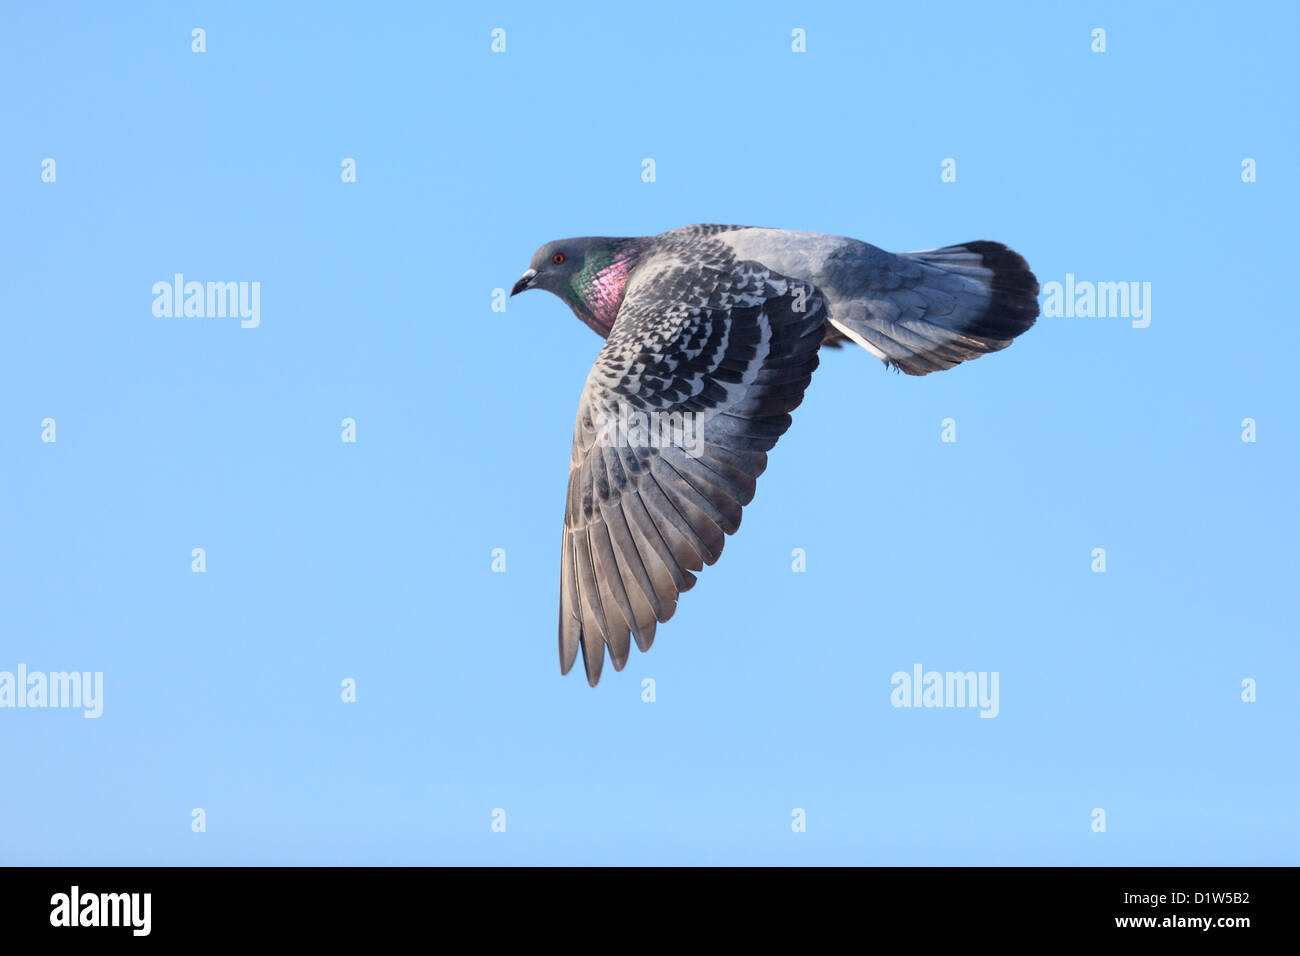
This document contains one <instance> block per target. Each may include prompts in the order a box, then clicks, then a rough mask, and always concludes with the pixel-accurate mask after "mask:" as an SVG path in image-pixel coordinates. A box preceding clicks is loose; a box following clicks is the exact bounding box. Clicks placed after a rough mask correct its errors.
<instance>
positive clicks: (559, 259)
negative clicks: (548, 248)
mask: <svg viewBox="0 0 1300 956" xmlns="http://www.w3.org/2000/svg"><path fill="white" fill-rule="evenodd" d="M551 261H552V262H554V263H555V264H556V265H557V266H558V265H563V264H564V253H563V252H557V253H556V254H555V255H553V256H551Z"/></svg>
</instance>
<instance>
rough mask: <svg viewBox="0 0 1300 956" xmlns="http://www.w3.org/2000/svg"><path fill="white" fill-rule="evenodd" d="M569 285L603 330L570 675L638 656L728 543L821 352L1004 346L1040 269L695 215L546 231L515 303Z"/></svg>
mask: <svg viewBox="0 0 1300 956" xmlns="http://www.w3.org/2000/svg"><path fill="white" fill-rule="evenodd" d="M528 289H544V290H546V291H547V292H551V293H554V294H555V295H557V296H559V297H560V298H561V299H562V300H564V302H565V303H566V304H567V305H568V306H569V308H570V309H572V310H573V312H574V314H575V315H576V316H577V317H578V318H579V319H580V320H582V322H584V323H585V324H586V325H587V326H589V327H590V328H591V329H592V330H594V331H595V332H596V333H597V334H598V335H600V336H601V337H602V338H603V339H604V340H605V344H604V346H603V347H602V348H601V350H600V354H599V355H598V356H597V357H596V361H595V364H594V365H593V366H592V368H591V373H590V374H589V375H588V376H587V382H586V385H585V387H584V388H583V390H582V397H581V399H580V400H579V403H578V417H577V423H576V425H575V426H574V433H573V454H572V458H571V460H570V465H569V485H568V498H567V502H566V505H565V509H564V533H563V542H562V546H561V557H560V619H559V650H560V672H561V673H562V674H567V673H568V672H569V670H570V669H571V668H572V667H573V664H574V661H575V660H576V658H577V655H578V653H579V651H581V653H582V662H583V668H584V670H585V671H586V675H587V683H588V684H590V685H591V686H592V687H595V686H596V684H597V682H598V681H599V680H600V675H601V670H602V669H603V667H604V663H605V652H606V649H608V652H609V657H610V660H611V662H612V663H613V665H614V669H615V670H616V671H618V670H622V669H623V667H624V665H625V664H626V663H627V660H628V655H629V654H630V651H631V642H632V641H635V642H636V645H637V647H638V648H639V649H640V650H641V651H647V650H649V648H650V645H651V644H652V643H653V641H654V638H655V628H656V626H657V625H658V624H661V623H663V622H665V621H667V620H668V619H669V618H671V617H672V616H673V613H674V611H675V610H676V608H677V599H678V597H679V596H680V595H681V594H682V593H683V592H685V591H689V590H690V589H691V587H693V586H694V584H695V581H696V577H695V573H696V572H699V571H701V570H702V569H703V567H704V565H706V564H708V565H711V564H713V563H714V562H715V561H717V560H718V558H719V556H720V555H721V554H722V546H723V542H724V540H725V537H726V536H727V535H730V534H734V533H735V532H736V530H737V528H739V526H740V517H741V509H742V508H743V507H744V506H745V505H747V504H749V502H750V501H751V500H752V499H753V497H754V488H755V481H756V479H757V478H758V476H759V475H761V474H762V473H763V471H764V469H765V468H766V467H767V452H768V451H769V450H770V449H771V448H772V447H773V446H774V445H775V444H776V441H777V439H778V438H780V437H781V435H783V434H784V433H785V431H786V429H788V428H789V427H790V422H791V419H790V413H791V412H792V411H793V410H794V409H795V408H796V407H798V405H799V403H800V402H801V401H803V395H804V390H805V389H806V388H807V387H808V383H809V382H810V381H811V378H812V373H813V371H814V370H815V369H816V368H817V363H818V352H819V350H820V349H821V348H822V347H827V348H839V347H842V346H843V345H845V344H846V343H847V342H853V343H856V344H857V345H860V346H861V347H862V348H864V349H866V350H867V351H868V352H870V353H871V354H872V355H874V356H875V357H876V358H878V359H880V360H881V361H882V362H883V363H884V364H885V366H886V367H888V368H893V369H896V370H898V371H901V372H904V373H906V374H908V375H926V374H928V373H930V372H937V371H940V370H943V369H949V368H952V367H953V366H954V365H957V364H959V363H961V362H964V361H967V360H968V359H973V358H978V357H979V356H981V355H983V354H985V353H986V352H996V351H998V350H999V349H1004V348H1006V347H1007V346H1008V345H1010V344H1011V342H1012V340H1013V339H1015V338H1016V336H1018V335H1020V334H1021V333H1022V332H1024V331H1025V330H1026V329H1028V328H1029V327H1030V326H1032V325H1033V324H1034V320H1035V318H1036V317H1037V315H1038V280H1037V279H1036V278H1035V277H1034V274H1033V273H1032V272H1031V271H1030V270H1029V266H1028V264H1027V263H1026V262H1025V260H1024V259H1023V258H1022V257H1021V256H1020V255H1018V254H1017V253H1015V252H1013V251H1011V250H1010V249H1008V248H1007V247H1006V246H1004V245H1002V244H1001V243H997V242H987V241H979V242H966V243H962V244H961V245H956V246H945V247H943V248H941V249H927V250H924V251H922V252H908V253H902V254H894V253H890V252H886V251H884V250H883V249H879V248H877V247H876V246H872V245H869V244H867V243H865V242H860V241H859V240H857V239H849V238H845V237H842V236H832V235H823V234H820V233H811V232H792V231H787V230H782V229H764V228H756V227H751V226H723V225H695V226H685V227H682V228H680V229H673V230H671V231H669V232H665V233H662V234H661V235H658V236H637V237H625V238H615V237H602V236H587V237H582V238H576V239H560V240H556V241H554V242H548V243H547V244H546V245H544V246H542V247H541V248H540V249H538V250H537V252H536V253H535V254H534V255H533V258H532V261H531V262H530V264H529V267H528V269H527V271H525V272H524V274H523V276H522V277H521V278H520V279H519V281H518V282H516V283H515V285H514V287H513V288H512V289H511V292H510V294H511V295H512V296H514V295H517V294H519V293H520V292H524V291H526V290H528Z"/></svg>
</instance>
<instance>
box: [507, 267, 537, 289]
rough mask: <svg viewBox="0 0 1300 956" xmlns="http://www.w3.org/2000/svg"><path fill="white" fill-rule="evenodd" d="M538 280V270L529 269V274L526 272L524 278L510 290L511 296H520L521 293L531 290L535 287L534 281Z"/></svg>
mask: <svg viewBox="0 0 1300 956" xmlns="http://www.w3.org/2000/svg"><path fill="white" fill-rule="evenodd" d="M536 278H537V270H536V269H529V270H528V271H527V272H525V273H524V274H523V275H522V276H520V277H519V281H518V282H516V283H515V287H514V288H513V289H511V290H510V294H511V295H518V294H519V293H520V292H523V291H525V290H527V289H531V288H532V287H533V280H534V279H536Z"/></svg>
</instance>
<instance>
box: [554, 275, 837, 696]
mask: <svg viewBox="0 0 1300 956" xmlns="http://www.w3.org/2000/svg"><path fill="white" fill-rule="evenodd" d="M825 320H826V308H825V303H824V302H823V300H822V297H821V295H820V294H819V293H818V292H817V290H816V289H815V288H814V287H813V286H811V285H809V284H807V283H804V282H800V281H797V280H793V279H789V278H787V277H785V276H782V275H778V274H775V273H773V272H771V271H770V270H768V269H766V268H764V267H763V266H761V265H759V264H757V263H754V262H739V263H737V262H734V261H729V257H728V256H726V255H719V256H716V257H715V258H713V259H712V260H709V259H708V258H707V257H705V258H701V257H700V256H699V255H698V250H695V254H693V255H691V256H689V257H684V258H681V259H679V258H677V257H676V255H675V254H673V253H672V252H671V251H665V252H661V253H656V254H653V255H651V256H650V257H648V259H647V260H643V262H642V263H641V264H640V265H639V266H638V268H637V271H636V273H635V274H634V275H633V277H632V280H631V282H630V283H629V286H628V290H627V295H626V297H625V298H624V300H623V305H622V307H621V308H620V310H619V313H618V319H617V321H616V322H615V324H614V327H613V329H612V331H611V332H610V335H609V338H608V339H607V340H606V342H605V347H604V348H603V349H601V352H600V355H599V356H598V357H597V359H596V363H595V365H594V366H593V367H592V370H591V374H590V375H589V376H588V377H587V384H586V387H585V388H584V389H583V392H582V400H581V402H580V403H579V405H578V420H577V424H576V426H575V428H574V436H573V458H572V463H571V464H570V470H569V493H568V503H567V506H566V508H565V512H564V542H563V549H562V551H563V555H562V559H561V580H560V624H559V630H560V670H561V671H562V672H563V673H566V674H567V673H568V672H569V669H570V668H571V667H572V666H573V662H574V659H575V658H576V656H577V653H578V650H579V648H581V650H582V659H583V664H584V666H585V668H586V672H587V682H588V683H589V684H591V685H592V686H593V687H594V686H595V685H596V682H597V681H598V680H599V679H600V672H601V668H602V667H603V665H604V661H605V648H606V647H608V648H609V653H610V658H611V660H612V661H613V663H614V669H615V670H622V669H623V665H624V664H626V663H627V658H628V654H629V652H630V639H635V640H636V643H637V646H638V647H639V648H640V649H641V650H642V651H645V650H647V649H649V647H650V644H651V643H652V642H653V640H654V635H655V626H656V624H657V623H658V622H660V621H666V620H668V619H669V618H670V617H672V615H673V612H674V611H675V610H676V607H677V597H678V595H679V594H680V593H681V592H683V591H686V590H689V589H690V588H691V586H692V585H694V583H695V575H694V574H693V573H692V572H693V571H699V570H700V569H701V568H702V567H703V566H704V565H705V564H712V563H713V562H714V561H716V560H717V559H718V556H719V555H720V554H721V553H722V546H723V541H724V536H725V535H727V534H731V533H732V532H734V531H735V530H736V529H737V528H738V527H739V526H740V516H741V508H742V507H743V506H744V505H746V504H748V503H749V501H750V500H751V499H752V498H753V496H754V482H755V479H756V478H758V476H759V475H760V474H762V473H763V470H764V469H765V468H766V467H767V454H766V453H767V451H768V449H770V448H771V447H772V446H773V445H775V444H776V440H777V439H778V438H779V437H780V436H781V435H782V434H784V433H785V430H786V429H787V428H789V427H790V414H789V413H790V411H791V410H792V409H794V408H795V407H797V406H798V405H799V403H800V402H801V401H802V400H803V393H804V389H805V388H807V386H808V382H809V379H810V377H811V375H812V372H813V369H815V368H816V367H817V348H818V346H819V344H820V343H821V340H822V333H823V326H824V325H825Z"/></svg>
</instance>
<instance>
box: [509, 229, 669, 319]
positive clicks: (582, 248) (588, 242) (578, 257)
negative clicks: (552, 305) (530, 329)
mask: <svg viewBox="0 0 1300 956" xmlns="http://www.w3.org/2000/svg"><path fill="white" fill-rule="evenodd" d="M648 244H649V240H648V239H640V238H637V239H615V238H610V237H607V236H583V237H581V238H577V239H557V240H555V241H554V242H548V243H547V244H546V245H544V246H542V247H541V248H540V249H538V250H537V251H536V252H535V253H533V259H532V261H531V262H530V263H529V264H528V270H527V271H526V272H525V273H524V274H523V276H522V277H520V279H519V281H518V282H516V283H515V285H514V288H513V289H511V290H510V294H511V295H518V294H519V293H520V292H526V291H527V290H529V289H545V290H546V291H547V292H551V293H554V294H555V295H557V296H559V297H560V298H561V299H563V300H564V302H565V304H566V305H568V306H569V308H571V309H572V310H573V313H574V315H576V316H577V317H578V318H579V319H581V320H582V321H583V322H585V323H586V324H587V325H588V326H590V327H591V328H592V329H593V330H595V331H596V332H597V333H598V334H599V335H600V336H601V337H605V336H608V335H609V330H610V329H611V328H613V327H614V319H615V318H616V317H617V316H618V308H619V306H620V305H622V304H623V293H624V292H625V291H626V290H627V279H628V275H629V274H630V273H631V271H632V267H633V266H634V265H636V263H637V259H638V258H639V257H640V254H641V252H642V251H643V250H644V249H645V247H646V246H647V245H648Z"/></svg>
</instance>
